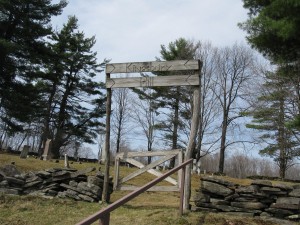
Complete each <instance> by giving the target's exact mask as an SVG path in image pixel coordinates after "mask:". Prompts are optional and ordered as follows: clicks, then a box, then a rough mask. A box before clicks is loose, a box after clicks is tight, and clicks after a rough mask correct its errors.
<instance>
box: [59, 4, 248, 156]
mask: <svg viewBox="0 0 300 225" xmlns="http://www.w3.org/2000/svg"><path fill="white" fill-rule="evenodd" d="M58 1H59V0H53V2H58ZM69 15H75V16H76V17H77V18H78V20H79V30H81V31H84V33H85V34H86V37H91V36H93V35H95V36H96V40H97V43H96V45H95V47H94V49H93V50H94V51H96V52H97V54H98V59H99V62H102V61H103V59H104V58H107V59H111V62H112V63H121V62H142V61H154V60H155V57H159V56H160V53H159V51H160V46H161V45H162V44H163V45H168V43H170V42H172V41H175V40H176V39H178V38H180V37H183V38H186V39H190V40H196V41H198V40H201V41H210V42H211V43H212V45H213V46H230V45H232V44H234V43H235V42H238V43H241V42H244V43H246V41H245V32H244V31H242V30H240V29H239V28H238V26H237V24H238V23H239V22H243V21H245V20H246V19H247V11H246V10H245V9H244V8H243V6H242V0H85V1H84V0H69V4H68V6H67V7H66V8H65V9H64V12H63V14H62V15H61V16H59V17H56V18H54V19H53V24H54V28H57V29H61V27H62V24H63V23H66V22H67V17H68V16H69ZM99 78H100V79H104V73H102V74H101V75H100V77H99ZM92 148H93V150H94V151H95V152H97V150H96V149H97V147H96V146H93V147H92Z"/></svg>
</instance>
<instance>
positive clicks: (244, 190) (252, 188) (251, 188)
mask: <svg viewBox="0 0 300 225" xmlns="http://www.w3.org/2000/svg"><path fill="white" fill-rule="evenodd" d="M235 191H236V192H237V193H243V194H253V193H257V192H259V187H258V186H257V185H250V186H246V187H239V188H237V189H236V190H235Z"/></svg>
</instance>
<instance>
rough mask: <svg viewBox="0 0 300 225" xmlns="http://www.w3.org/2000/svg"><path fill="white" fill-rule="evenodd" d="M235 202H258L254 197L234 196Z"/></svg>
mask: <svg viewBox="0 0 300 225" xmlns="http://www.w3.org/2000/svg"><path fill="white" fill-rule="evenodd" d="M234 201H235V202H258V200H257V199H256V198H243V197H240V198H235V199H234Z"/></svg>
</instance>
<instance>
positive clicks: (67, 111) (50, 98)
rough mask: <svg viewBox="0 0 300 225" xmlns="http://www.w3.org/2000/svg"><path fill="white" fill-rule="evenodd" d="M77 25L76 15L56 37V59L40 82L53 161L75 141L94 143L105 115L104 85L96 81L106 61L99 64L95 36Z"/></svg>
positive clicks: (53, 39) (44, 133)
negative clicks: (95, 48)
mask: <svg viewBox="0 0 300 225" xmlns="http://www.w3.org/2000/svg"><path fill="white" fill-rule="evenodd" d="M77 23H78V20H77V18H76V17H75V16H72V17H69V20H68V22H67V23H66V24H65V25H64V26H63V28H62V30H61V31H59V32H56V33H55V34H54V35H52V42H51V43H50V44H49V47H50V49H51V51H52V57H51V58H49V61H48V62H47V64H46V65H45V66H46V73H45V77H44V79H41V80H40V81H39V85H40V86H41V87H43V89H44V90H45V95H44V103H45V108H44V111H43V112H44V132H43V139H44V142H45V141H46V139H47V138H48V139H52V140H53V143H52V157H53V158H57V157H59V154H60V148H61V147H62V146H64V145H66V144H68V141H69V140H71V138H74V137H76V139H77V141H82V142H87V143H92V142H93V139H95V137H96V135H97V129H96V128H97V127H98V126H99V125H100V122H99V118H101V117H102V116H103V115H104V113H105V109H104V101H105V98H104V96H103V93H102V91H101V88H103V84H102V83H99V82H96V81H95V76H96V74H97V73H100V72H101V70H102V69H101V68H102V67H103V66H104V63H105V62H104V63H102V64H98V63H97V59H96V53H95V52H93V51H92V47H93V46H94V44H95V37H91V38H86V37H85V36H84V33H83V32H80V31H78V25H77Z"/></svg>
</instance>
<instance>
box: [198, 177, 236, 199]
mask: <svg viewBox="0 0 300 225" xmlns="http://www.w3.org/2000/svg"><path fill="white" fill-rule="evenodd" d="M201 190H202V191H203V192H207V193H210V194H213V195H216V196H223V197H226V196H229V195H231V194H233V193H234V191H233V190H232V189H229V188H227V187H225V186H223V185H220V184H217V183H213V182H209V181H205V180H202V182H201Z"/></svg>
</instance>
